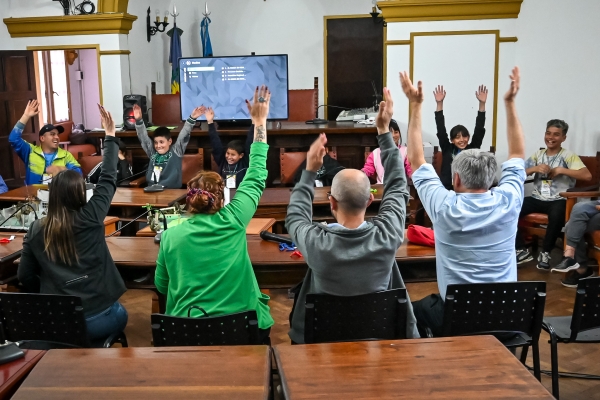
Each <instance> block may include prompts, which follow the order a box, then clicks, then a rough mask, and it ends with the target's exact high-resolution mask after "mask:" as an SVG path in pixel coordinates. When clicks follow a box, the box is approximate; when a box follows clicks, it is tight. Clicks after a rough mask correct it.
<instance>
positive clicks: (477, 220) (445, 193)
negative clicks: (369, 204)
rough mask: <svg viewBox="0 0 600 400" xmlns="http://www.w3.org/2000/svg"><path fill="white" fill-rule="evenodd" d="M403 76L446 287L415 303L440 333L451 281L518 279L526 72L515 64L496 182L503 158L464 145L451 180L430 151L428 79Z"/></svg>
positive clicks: (416, 167) (416, 175)
mask: <svg viewBox="0 0 600 400" xmlns="http://www.w3.org/2000/svg"><path fill="white" fill-rule="evenodd" d="M400 81H401V83H402V89H403V91H404V93H405V94H406V97H407V98H408V100H409V103H410V107H411V108H410V110H411V113H410V121H409V125H408V146H407V147H408V160H409V161H410V164H411V167H412V169H413V171H414V172H413V175H412V180H413V183H414V185H415V188H416V189H417V192H418V193H419V198H420V199H421V201H422V202H423V207H424V208H425V211H426V212H427V214H428V215H429V217H430V218H431V221H432V222H433V229H434V231H435V253H436V255H435V256H436V270H437V281H438V289H439V294H432V295H430V296H427V297H425V298H424V299H422V300H419V301H416V302H414V303H413V308H414V311H415V316H416V317H417V321H418V323H419V325H420V326H427V327H429V328H430V329H431V331H432V333H433V334H434V336H441V334H442V328H443V316H444V299H445V296H446V287H447V286H448V285H450V284H457V283H485V282H512V281H516V280H517V265H516V258H515V249H514V238H515V235H516V233H517V223H518V220H519V211H520V210H521V206H522V204H523V193H524V186H523V185H524V182H525V162H524V161H523V157H524V156H525V139H524V137H523V131H522V128H521V124H520V122H519V119H518V117H517V110H516V106H515V97H516V95H517V93H518V91H519V84H520V75H519V69H518V68H517V67H515V68H514V69H513V71H512V75H511V84H510V88H509V89H508V91H507V92H506V94H505V96H504V102H505V104H506V116H507V140H508V153H509V154H508V158H509V159H508V161H506V162H504V163H503V164H502V166H501V171H502V172H501V178H500V181H499V182H498V186H496V187H494V188H492V189H490V187H491V186H492V183H493V182H494V178H495V176H496V170H497V168H498V165H497V163H496V159H495V157H494V155H493V154H490V153H487V152H482V151H481V150H479V149H468V150H463V151H461V152H460V154H458V155H457V156H456V157H455V158H454V160H453V161H452V166H451V167H452V183H453V185H454V190H448V189H446V188H445V187H444V185H443V184H442V182H441V180H440V178H439V177H438V175H437V174H436V172H435V170H434V168H433V166H431V165H430V164H427V163H426V162H425V157H424V155H423V138H422V132H421V108H422V107H421V106H422V103H423V85H422V83H421V82H419V83H418V84H417V87H415V86H413V84H412V82H411V81H410V78H409V77H408V74H407V73H406V72H403V73H401V74H400Z"/></svg>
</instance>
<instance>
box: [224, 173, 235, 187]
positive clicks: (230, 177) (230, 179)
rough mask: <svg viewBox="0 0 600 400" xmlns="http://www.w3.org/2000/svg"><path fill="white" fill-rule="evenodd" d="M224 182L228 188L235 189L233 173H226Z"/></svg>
mask: <svg viewBox="0 0 600 400" xmlns="http://www.w3.org/2000/svg"><path fill="white" fill-rule="evenodd" d="M225 183H226V186H227V188H228V189H235V175H227V180H226V181H225Z"/></svg>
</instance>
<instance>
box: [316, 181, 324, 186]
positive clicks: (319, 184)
mask: <svg viewBox="0 0 600 400" xmlns="http://www.w3.org/2000/svg"><path fill="white" fill-rule="evenodd" d="M315 187H323V181H321V180H319V179H315Z"/></svg>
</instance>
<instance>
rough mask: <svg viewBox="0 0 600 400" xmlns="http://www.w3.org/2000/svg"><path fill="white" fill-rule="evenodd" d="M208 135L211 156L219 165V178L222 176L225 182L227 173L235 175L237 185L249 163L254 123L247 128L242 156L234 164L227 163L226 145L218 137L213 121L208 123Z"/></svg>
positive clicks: (242, 178) (236, 185)
mask: <svg viewBox="0 0 600 400" xmlns="http://www.w3.org/2000/svg"><path fill="white" fill-rule="evenodd" d="M208 137H209V138H210V145H211V146H212V155H213V158H214V159H215V162H216V163H217V165H218V166H219V171H218V172H219V175H221V178H223V181H224V182H226V179H227V175H235V187H236V188H237V187H239V186H240V183H242V181H243V180H244V177H245V176H246V171H247V170H248V166H249V165H250V146H251V145H252V142H254V125H250V129H249V130H248V134H247V136H246V144H245V146H244V151H245V153H244V157H242V158H241V159H240V161H238V162H237V164H234V165H229V164H228V163H227V159H226V158H225V153H226V152H227V147H225V146H223V143H222V142H221V138H220V137H219V132H217V128H216V126H215V124H214V123H213V124H208Z"/></svg>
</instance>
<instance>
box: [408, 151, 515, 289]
mask: <svg viewBox="0 0 600 400" xmlns="http://www.w3.org/2000/svg"><path fill="white" fill-rule="evenodd" d="M525 178H526V176H525V162H524V161H523V160H522V159H518V158H513V159H510V160H508V161H506V162H505V163H504V164H502V175H501V178H500V181H499V182H498V186H497V187H494V188H492V189H491V190H488V191H487V192H485V193H456V192H454V191H451V190H450V191H449V190H446V189H445V188H444V186H443V185H442V182H441V181H440V179H439V177H438V176H437V174H436V172H435V170H434V169H433V167H432V166H431V165H430V164H423V165H422V166H421V167H420V168H419V169H417V170H416V171H415V172H414V173H413V176H412V180H413V183H414V185H415V188H416V189H417V192H418V193H419V198H420V199H421V202H422V203H423V207H424V208H425V211H427V214H428V215H429V218H431V221H432V222H433V229H434V232H435V259H436V271H437V281H438V288H439V290H440V295H441V296H442V298H444V299H445V297H446V287H447V286H448V285H451V284H456V283H487V282H514V281H516V280H517V262H516V253H515V235H516V233H517V223H518V221H519V212H520V211H521V206H522V205H523V194H524V187H523V184H524V182H525Z"/></svg>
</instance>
